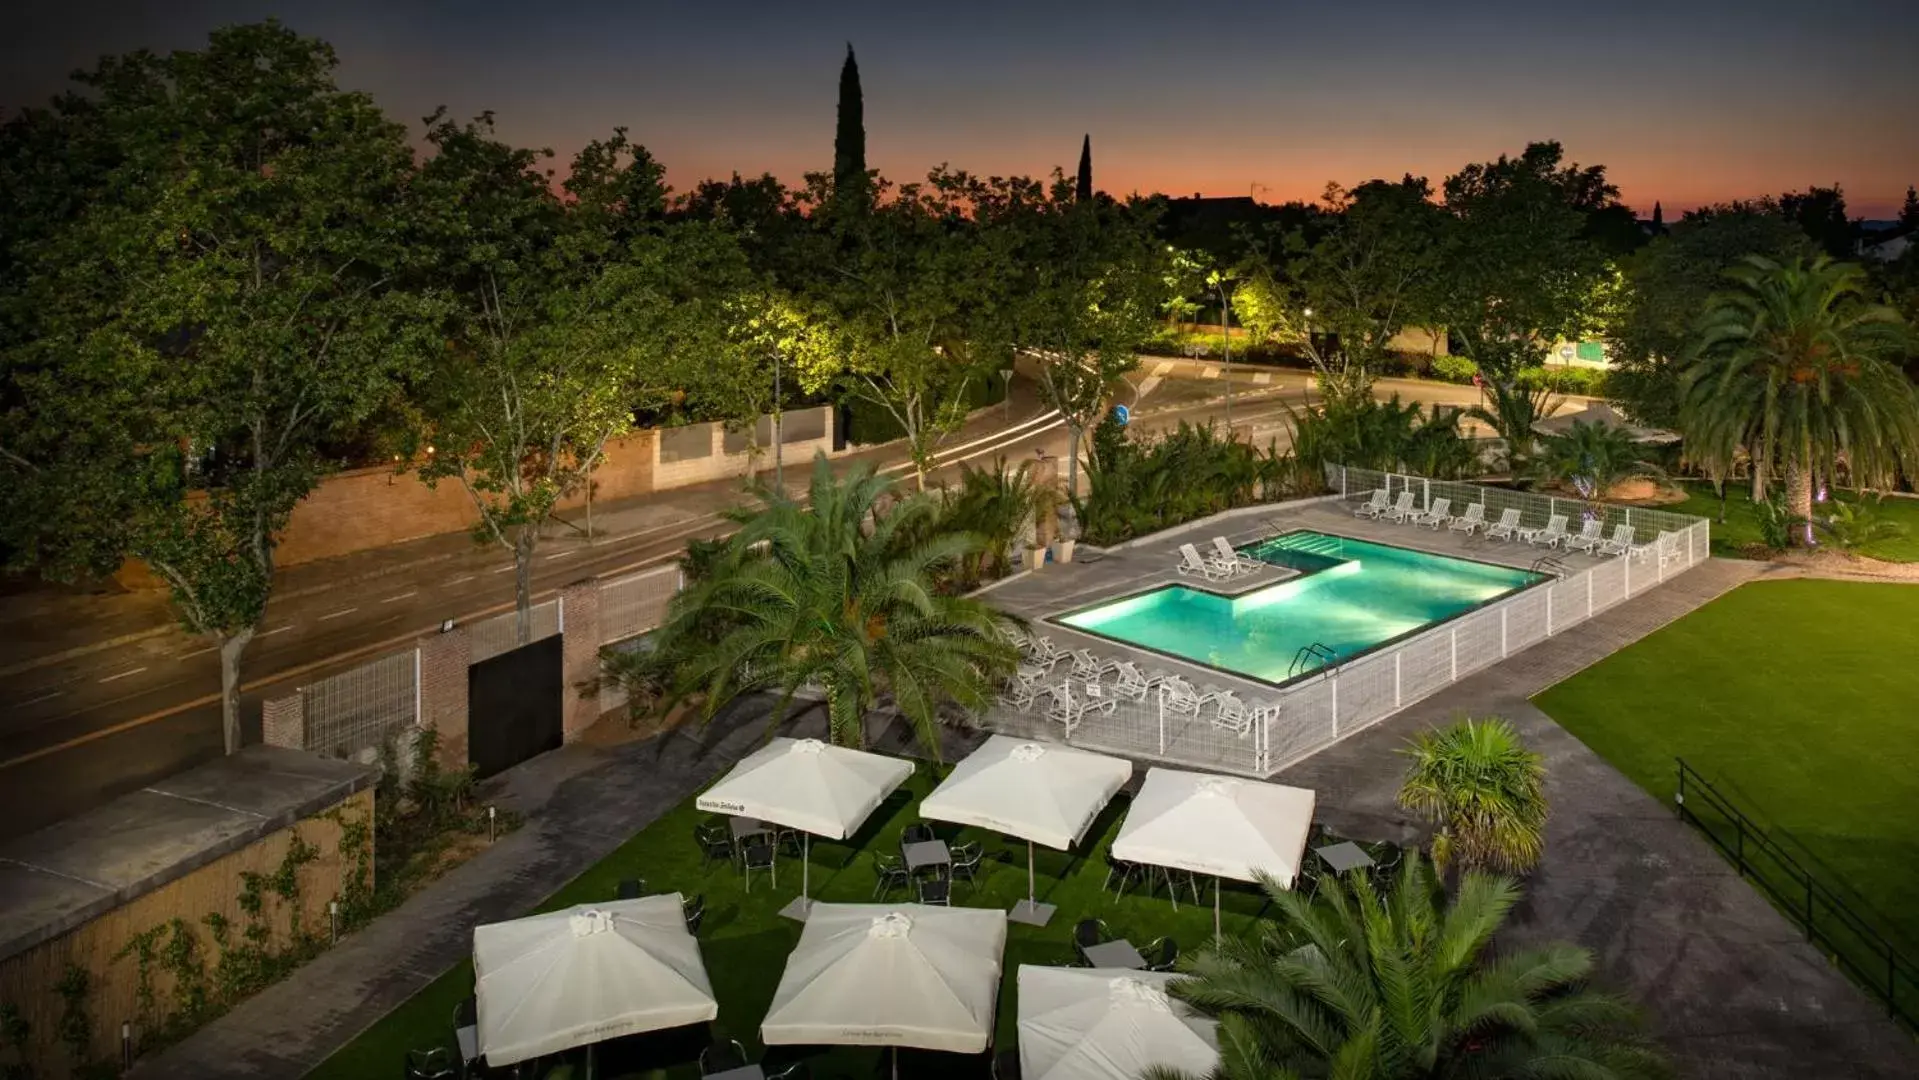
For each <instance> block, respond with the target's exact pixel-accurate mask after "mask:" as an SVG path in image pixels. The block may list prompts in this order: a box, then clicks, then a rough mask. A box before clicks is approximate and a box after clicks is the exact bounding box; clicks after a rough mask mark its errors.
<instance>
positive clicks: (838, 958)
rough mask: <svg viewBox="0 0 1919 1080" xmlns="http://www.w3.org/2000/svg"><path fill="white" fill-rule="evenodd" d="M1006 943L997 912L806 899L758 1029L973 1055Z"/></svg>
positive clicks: (782, 1038)
mask: <svg viewBox="0 0 1919 1080" xmlns="http://www.w3.org/2000/svg"><path fill="white" fill-rule="evenodd" d="M1005 949H1006V913H1005V912H1003V911H998V910H992V909H987V908H966V907H954V908H949V907H933V906H926V905H920V904H898V905H889V904H814V905H813V910H812V913H811V914H810V915H808V916H807V920H806V928H805V929H804V930H802V931H800V942H799V944H798V945H797V946H795V947H794V949H793V955H791V956H789V957H787V959H786V971H785V972H784V973H783V974H782V975H781V976H780V985H779V989H778V990H775V991H774V992H773V1006H772V1008H770V1009H768V1010H767V1012H766V1021H765V1022H764V1023H763V1024H761V1025H760V1037H761V1038H762V1039H763V1040H764V1041H765V1042H766V1043H767V1044H768V1045H778V1044H792V1043H804V1044H821V1043H825V1044H838V1045H854V1046H918V1047H922V1048H925V1049H928V1050H945V1051H950V1052H952V1053H956V1054H977V1053H979V1052H981V1051H983V1050H985V1049H986V1045H987V1043H988V1041H990V1040H991V1038H992V1035H993V1009H994V1006H995V1004H996V1002H997V1000H998V998H999V977H1000V957H1001V954H1002V953H1003V952H1004V951H1005Z"/></svg>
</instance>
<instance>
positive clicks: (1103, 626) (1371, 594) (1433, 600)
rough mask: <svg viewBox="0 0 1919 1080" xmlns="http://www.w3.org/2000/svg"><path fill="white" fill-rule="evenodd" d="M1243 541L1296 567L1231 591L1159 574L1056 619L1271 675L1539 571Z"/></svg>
mask: <svg viewBox="0 0 1919 1080" xmlns="http://www.w3.org/2000/svg"><path fill="white" fill-rule="evenodd" d="M1239 550H1240V551H1242V552H1244V553H1245V554H1248V555H1251V556H1253V557H1254V558H1256V559H1259V560H1261V561H1263V562H1268V563H1272V564H1273V565H1276V566H1284V567H1291V568H1293V569H1295V570H1298V571H1299V572H1300V574H1299V576H1297V577H1293V578H1289V579H1288V580H1286V581H1282V582H1280V583H1278V584H1276V585H1270V586H1268V587H1266V588H1263V589H1255V590H1253V591H1251V592H1248V593H1242V594H1240V595H1238V596H1223V595H1221V594H1219V593H1215V592H1209V591H1207V590H1205V589H1197V588H1191V587H1189V586H1186V585H1163V586H1160V587H1159V588H1156V589H1152V590H1149V591H1147V592H1143V593H1137V594H1134V595H1132V596H1127V597H1123V598H1121V599H1118V600H1110V601H1105V602H1102V603H1100V604H1098V605H1096V606H1093V607H1089V608H1082V609H1080V610H1078V611H1072V612H1067V613H1065V614H1063V615H1056V616H1054V617H1053V621H1054V622H1058V623H1061V624H1063V625H1066V626H1070V627H1072V628H1074V629H1076V630H1082V631H1085V632H1086V633H1089V634H1095V635H1098V636H1100V637H1105V638H1110V639H1112V640H1114V641H1119V642H1124V643H1125V644H1128V645H1135V646H1139V647H1140V648H1145V649H1151V650H1153V651H1155V652H1161V653H1167V654H1170V655H1172V656H1177V657H1180V658H1182V659H1186V660H1191V661H1194V662H1196V663H1200V664H1205V665H1207V666H1209V667H1214V668H1219V669H1220V670H1222V671H1230V672H1233V673H1234V674H1237V675H1244V676H1246V677H1248V678H1252V679H1258V680H1260V681H1262V682H1268V683H1273V684H1275V685H1278V684H1282V683H1285V682H1287V681H1289V680H1291V679H1295V678H1300V677H1303V676H1305V675H1309V674H1311V673H1312V672H1313V671H1316V670H1318V669H1319V668H1320V667H1323V666H1325V664H1327V663H1329V662H1344V661H1346V660H1350V659H1352V658H1353V657H1355V656H1358V655H1359V654H1361V653H1364V652H1369V651H1371V650H1373V649H1376V648H1379V647H1380V646H1381V645H1384V644H1386V643H1387V642H1389V641H1392V640H1394V639H1396V638H1400V637H1404V636H1406V635H1407V634H1411V633H1414V632H1416V631H1419V630H1422V629H1424V628H1426V627H1428V626H1431V625H1433V624H1435V623H1439V622H1444V621H1446V620H1447V619H1451V618H1454V617H1456V616H1459V615H1463V614H1465V613H1466V612H1468V611H1472V610H1473V609H1475V608H1478V607H1482V606H1484V605H1486V604H1489V603H1491V602H1493V601H1494V600H1498V599H1499V598H1501V597H1503V596H1508V595H1510V594H1512V593H1515V592H1518V591H1520V590H1522V589H1526V588H1529V587H1531V586H1532V585H1535V584H1537V583H1538V582H1540V581H1543V580H1545V575H1542V574H1536V573H1533V572H1531V571H1527V570H1519V569H1515V568H1513V567H1509V566H1494V565H1492V564H1491V563H1482V562H1474V561H1472V560H1470V559H1455V558H1452V557H1450V556H1446V555H1433V554H1429V553H1427V552H1423V551H1412V550H1409V549H1407V548H1398V547H1392V546H1389V545H1386V544H1375V543H1372V542H1370V541H1366V540H1354V539H1350V538H1348V537H1343V536H1335V535H1333V534H1330V533H1321V532H1314V531H1311V530H1305V529H1302V530H1297V531H1294V532H1289V533H1283V534H1281V535H1279V536H1274V537H1269V538H1267V539H1265V540H1262V541H1260V542H1259V543H1257V544H1251V545H1248V546H1245V547H1242V548H1240V549H1239ZM1315 646H1317V647H1319V649H1321V650H1324V651H1322V652H1317V653H1315V652H1314V651H1313V649H1314V647H1315ZM1332 657H1336V658H1337V661H1334V660H1332V659H1331V658H1332Z"/></svg>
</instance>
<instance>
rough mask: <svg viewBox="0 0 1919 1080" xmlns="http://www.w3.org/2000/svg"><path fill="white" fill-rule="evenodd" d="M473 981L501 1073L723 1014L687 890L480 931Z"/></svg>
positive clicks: (486, 1040) (485, 1036) (484, 1043)
mask: <svg viewBox="0 0 1919 1080" xmlns="http://www.w3.org/2000/svg"><path fill="white" fill-rule="evenodd" d="M473 975H474V981H475V983H476V991H475V993H476V996H477V998H478V1005H479V1024H480V1033H479V1034H480V1053H481V1054H482V1055H483V1056H484V1057H485V1058H486V1061H487V1064H488V1065H492V1066H501V1065H511V1064H513V1063H515V1062H518V1061H525V1060H527V1059H528V1058H534V1057H539V1056H540V1055H542V1054H553V1053H558V1052H559V1051H561V1050H566V1049H568V1048H571V1047H575V1046H584V1045H586V1044H588V1043H596V1042H600V1041H601V1040H604V1039H612V1038H616V1037H618V1036H621V1035H632V1034H636V1033H638V1032H642V1031H657V1030H659V1029H661V1028H670V1027H679V1026H680V1025H682V1024H697V1023H704V1022H705V1021H708V1020H711V1019H713V1018H714V1017H716V1016H718V1015H719V1013H720V1010H719V1006H718V1005H716V1004H714V1001H713V986H712V984H711V983H710V982H708V981H707V978H706V965H705V964H704V963H702V962H701V960H700V946H699V942H697V941H696V940H694V938H693V935H692V934H690V933H688V932H687V930H686V922H685V919H684V917H683V916H682V915H681V912H680V894H678V893H668V894H666V895H664V896H647V897H641V898H640V899H638V900H614V901H609V902H607V903H603V904H580V905H577V906H575V907H570V908H567V909H566V910H564V911H552V912H547V913H546V914H543V915H529V916H527V917H526V918H524V919H514V920H512V921H510V922H501V923H489V924H487V925H485V926H476V927H474V928H473Z"/></svg>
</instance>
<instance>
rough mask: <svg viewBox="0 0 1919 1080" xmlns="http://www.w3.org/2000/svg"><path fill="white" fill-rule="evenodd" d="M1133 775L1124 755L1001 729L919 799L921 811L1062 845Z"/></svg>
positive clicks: (1081, 830) (1076, 838) (1090, 821)
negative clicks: (1034, 739) (1027, 738)
mask: <svg viewBox="0 0 1919 1080" xmlns="http://www.w3.org/2000/svg"><path fill="white" fill-rule="evenodd" d="M1132 775H1133V763H1132V762H1130V761H1124V760H1121V759H1120V758H1113V757H1107V756H1106V755H1104V754H1094V753H1090V752H1088V751H1085V750H1080V749H1077V748H1075V747H1071V746H1060V745H1054V744H1046V743H1034V742H1026V741H1024V740H1021V739H1015V738H1011V737H1010V736H1006V735H995V736H993V737H992V738H990V739H987V740H986V742H984V743H982V744H981V745H980V748H979V749H977V750H975V751H973V752H972V753H971V754H969V755H968V756H967V758H966V760H964V761H962V762H960V763H959V764H958V765H957V766H955V767H954V768H953V772H952V775H950V776H948V777H947V778H946V780H945V781H944V782H942V783H941V784H940V786H939V787H937V788H935V789H933V793H932V794H931V795H928V796H927V797H926V799H925V801H923V802H921V803H920V816H921V817H924V818H931V819H932V820H934V821H950V822H953V823H955V824H958V825H977V826H979V827H980V828H983V829H992V830H993V831H994V832H1002V833H1007V834H1009V835H1012V836H1017V837H1019V838H1020V839H1022V840H1031V841H1034V842H1035V843H1040V844H1045V845H1046V846H1047V847H1049V848H1058V849H1060V850H1062V851H1064V850H1065V849H1067V848H1069V847H1072V846H1073V845H1074V844H1076V843H1078V842H1079V840H1080V838H1081V837H1083V836H1084V835H1085V834H1086V830H1087V828H1089V827H1090V826H1091V825H1092V824H1093V818H1095V817H1097V816H1098V815H1099V812H1100V810H1101V809H1102V808H1104V807H1105V806H1106V804H1107V803H1108V802H1110V801H1111V800H1112V798H1113V794H1114V793H1115V792H1117V791H1118V790H1119V789H1120V788H1122V787H1124V786H1126V781H1127V780H1128V779H1130V778H1131V777H1132Z"/></svg>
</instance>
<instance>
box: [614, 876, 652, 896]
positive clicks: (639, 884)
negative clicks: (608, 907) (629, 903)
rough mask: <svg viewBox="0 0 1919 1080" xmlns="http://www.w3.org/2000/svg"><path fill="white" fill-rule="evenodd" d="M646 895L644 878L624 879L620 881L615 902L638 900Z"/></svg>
mask: <svg viewBox="0 0 1919 1080" xmlns="http://www.w3.org/2000/svg"><path fill="white" fill-rule="evenodd" d="M645 895H646V879H645V878H631V877H630V878H624V879H622V880H621V881H620V891H619V894H618V895H617V896H615V897H614V899H616V900H638V899H639V898H640V897H642V896H645Z"/></svg>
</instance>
